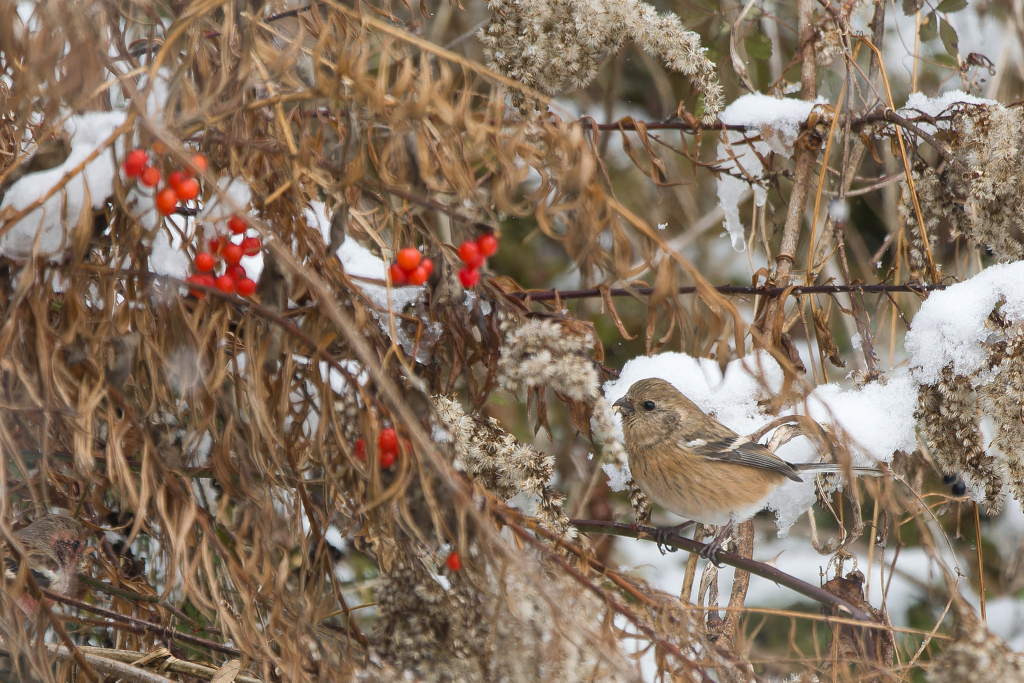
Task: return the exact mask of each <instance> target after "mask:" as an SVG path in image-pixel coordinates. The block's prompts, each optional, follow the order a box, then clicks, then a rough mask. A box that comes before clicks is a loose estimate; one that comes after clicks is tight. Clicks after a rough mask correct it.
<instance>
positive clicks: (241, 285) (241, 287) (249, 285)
mask: <svg viewBox="0 0 1024 683" xmlns="http://www.w3.org/2000/svg"><path fill="white" fill-rule="evenodd" d="M235 291H236V292H238V294H239V296H252V295H253V292H255V291H256V283H255V282H254V281H253V280H250V279H249V278H247V277H244V278H242V279H241V280H239V281H238V284H237V285H235Z"/></svg>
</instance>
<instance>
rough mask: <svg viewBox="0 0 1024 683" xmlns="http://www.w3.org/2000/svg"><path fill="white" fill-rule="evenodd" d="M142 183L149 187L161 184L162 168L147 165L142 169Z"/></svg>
mask: <svg viewBox="0 0 1024 683" xmlns="http://www.w3.org/2000/svg"><path fill="white" fill-rule="evenodd" d="M141 180H142V184H143V185H145V186H147V187H156V186H157V185H159V184H160V169H158V168H155V167H153V166H147V167H146V168H144V169H142V178H141Z"/></svg>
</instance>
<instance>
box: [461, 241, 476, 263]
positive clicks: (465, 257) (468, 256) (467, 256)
mask: <svg viewBox="0 0 1024 683" xmlns="http://www.w3.org/2000/svg"><path fill="white" fill-rule="evenodd" d="M459 258H460V259H462V262H463V263H465V264H466V265H467V266H469V267H470V268H476V267H477V266H476V265H474V264H476V262H477V261H479V260H480V248H479V247H478V246H476V242H470V241H469V240H466V241H465V242H463V243H462V244H460V245H459Z"/></svg>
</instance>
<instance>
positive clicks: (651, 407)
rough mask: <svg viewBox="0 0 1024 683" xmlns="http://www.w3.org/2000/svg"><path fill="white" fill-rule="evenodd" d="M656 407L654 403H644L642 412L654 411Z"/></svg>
mask: <svg viewBox="0 0 1024 683" xmlns="http://www.w3.org/2000/svg"><path fill="white" fill-rule="evenodd" d="M657 407H658V406H657V405H656V404H655V403H654V401H644V410H654V409H655V408H657Z"/></svg>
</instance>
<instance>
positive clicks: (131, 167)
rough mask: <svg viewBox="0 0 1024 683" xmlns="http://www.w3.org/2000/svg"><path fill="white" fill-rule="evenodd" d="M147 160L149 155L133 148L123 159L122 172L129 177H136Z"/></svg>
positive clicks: (144, 166)
mask: <svg viewBox="0 0 1024 683" xmlns="http://www.w3.org/2000/svg"><path fill="white" fill-rule="evenodd" d="M147 161H149V155H148V154H146V152H145V151H143V150H141V149H133V150H132V151H130V152H128V156H127V157H126V158H125V160H124V174H125V175H126V176H128V177H129V178H134V177H136V176H137V175H139V174H140V173H142V171H143V169H145V168H146V162H147Z"/></svg>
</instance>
